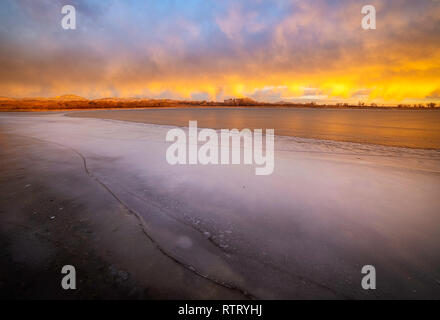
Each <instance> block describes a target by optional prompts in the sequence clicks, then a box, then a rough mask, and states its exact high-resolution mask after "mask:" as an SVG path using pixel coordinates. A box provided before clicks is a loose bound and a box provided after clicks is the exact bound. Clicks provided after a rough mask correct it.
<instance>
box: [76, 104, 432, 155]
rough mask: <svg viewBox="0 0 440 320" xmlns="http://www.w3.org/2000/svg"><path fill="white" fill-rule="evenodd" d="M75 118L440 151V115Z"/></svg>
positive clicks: (247, 112) (363, 112)
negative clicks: (265, 131)
mask: <svg viewBox="0 0 440 320" xmlns="http://www.w3.org/2000/svg"><path fill="white" fill-rule="evenodd" d="M71 115H73V116H80V117H93V118H104V119H114V120H124V121H134V122H143V123H152V124H161V125H175V126H188V121H189V120H197V121H198V126H199V127H204V128H213V129H232V128H238V129H243V128H250V129H256V128H262V129H272V128H273V129H275V134H276V135H285V136H294V137H302V138H312V139H322V140H335V141H348V142H358V143H371V144H380V145H387V146H397V147H409V148H422V149H440V110H396V109H392V110H383V109H307V108H294V109H293V108H277V109H273V108H252V109H251V108H170V109H142V110H107V111H86V112H75V113H72V114H71Z"/></svg>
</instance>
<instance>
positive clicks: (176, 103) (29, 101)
mask: <svg viewBox="0 0 440 320" xmlns="http://www.w3.org/2000/svg"><path fill="white" fill-rule="evenodd" d="M160 107H170V108H171V107H274V108H276V107H297V108H301V107H302V108H305V107H306V108H405V109H427V108H430V109H434V108H440V104H439V105H437V104H436V103H434V102H430V103H426V104H414V105H409V104H399V105H397V106H396V105H394V106H393V105H389V106H383V105H381V106H378V105H377V104H374V103H372V104H366V103H363V102H359V103H357V104H349V103H337V104H318V103H316V102H306V103H298V102H284V101H280V102H275V103H267V102H258V101H255V100H252V99H249V98H234V99H227V100H224V101H223V102H217V101H190V100H171V99H144V98H102V99H92V100H89V99H85V98H82V97H79V96H75V95H64V96H59V97H55V98H22V99H15V98H6V97H0V111H55V110H85V109H122V108H160Z"/></svg>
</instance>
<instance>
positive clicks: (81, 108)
mask: <svg viewBox="0 0 440 320" xmlns="http://www.w3.org/2000/svg"><path fill="white" fill-rule="evenodd" d="M180 108H182V109H193V108H196V109H198V108H200V109H216V108H219V109H220V108H221V109H243V108H244V109H263V108H265V109H336V110H351V109H353V110H417V111H419V110H440V106H439V107H397V106H377V107H372V106H357V105H353V106H351V105H349V106H336V105H308V104H301V105H275V104H261V105H236V106H233V105H224V104H218V105H202V104H170V105H151V106H93V107H92V106H75V107H61V106H58V105H55V106H49V107H35V106H29V105H28V106H26V105H21V106H5V105H4V104H3V103H1V102H0V112H46V111H54V112H55V111H56V112H64V111H104V110H142V109H180Z"/></svg>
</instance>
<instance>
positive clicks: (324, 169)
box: [0, 111, 440, 299]
mask: <svg viewBox="0 0 440 320" xmlns="http://www.w3.org/2000/svg"><path fill="white" fill-rule="evenodd" d="M337 112H340V111H337ZM232 125H234V123H232ZM0 127H1V129H2V130H5V132H7V133H9V134H17V135H22V136H26V137H33V138H35V139H39V141H44V142H45V143H56V144H58V145H62V146H64V147H65V148H66V152H71V153H72V157H77V158H78V165H79V166H80V165H82V160H81V158H80V157H79V156H78V155H79V154H80V155H82V156H83V157H84V159H85V160H86V165H87V168H88V170H89V171H90V172H91V173H92V174H93V176H95V177H96V178H97V179H99V181H101V182H102V183H103V184H105V186H107V187H108V188H109V190H111V192H113V193H114V194H115V195H116V197H117V198H118V199H120V201H121V202H122V203H124V204H125V205H126V206H127V207H129V208H130V209H131V210H133V211H134V212H136V213H137V214H139V215H140V216H141V217H142V219H143V221H144V225H143V228H144V229H145V231H146V233H147V234H148V235H149V236H151V238H153V239H154V240H155V241H156V242H157V243H158V244H159V245H160V247H161V248H162V249H163V250H164V252H166V253H167V254H169V255H170V256H171V257H173V259H176V260H178V261H179V262H180V263H182V264H183V265H185V266H186V267H187V268H189V269H191V270H193V271H194V272H196V273H198V274H200V275H201V276H203V277H206V278H209V279H212V280H213V281H216V282H218V283H219V284H221V285H225V286H230V287H232V288H236V289H238V290H240V291H241V292H244V293H246V294H248V295H249V296H251V297H256V298H263V299H271V298H281V299H290V298H367V299H368V298H371V299H377V298H440V210H439V208H440V197H439V194H440V151H438V150H422V149H407V148H398V147H386V146H376V145H368V144H358V143H349V142H336V141H324V140H314V139H307V138H295V137H287V136H282V137H276V138H275V170H274V173H273V174H272V175H270V176H256V175H255V173H254V167H252V166H244V165H234V166H232V165H231V166H213V165H208V166H202V165H194V166H171V165H169V164H168V163H167V162H166V160H165V152H166V149H167V147H168V146H169V144H168V143H166V142H165V135H166V132H167V131H168V130H169V129H170V128H171V127H169V126H165V125H153V124H142V123H132V122H123V121H114V120H99V119H86V118H74V117H65V116H63V115H59V114H54V115H26V116H21V115H0ZM229 127H230V126H229ZM232 127H234V126H232ZM235 127H238V126H235ZM48 183H50V181H48ZM364 265H373V266H375V267H376V271H377V290H375V291H365V290H363V289H362V288H361V279H362V276H363V275H362V274H361V268H362V266H364ZM164 272H166V270H164Z"/></svg>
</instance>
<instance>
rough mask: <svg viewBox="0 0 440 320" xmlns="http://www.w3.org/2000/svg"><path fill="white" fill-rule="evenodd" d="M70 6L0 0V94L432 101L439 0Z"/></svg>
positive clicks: (438, 54)
mask: <svg viewBox="0 0 440 320" xmlns="http://www.w3.org/2000/svg"><path fill="white" fill-rule="evenodd" d="M54 2H56V3H57V4H58V5H54ZM70 2H71V3H72V4H73V5H75V6H76V8H77V15H78V18H77V24H78V28H77V29H76V30H69V31H66V30H63V29H62V28H61V27H60V20H61V18H62V15H61V7H62V5H63V4H64V2H63V1H59V0H57V1H49V0H45V1H38V2H37V1H30V0H19V1H9V0H6V1H2V3H1V5H0V8H1V13H0V19H1V21H2V23H1V27H0V38H1V44H0V47H1V49H0V68H1V70H2V71H1V73H0V96H6V97H50V96H58V95H62V94H66V93H69V94H77V95H80V96H84V97H86V98H101V97H108V96H112V97H146V98H173V99H193V100H216V101H222V100H223V99H227V98H230V97H250V98H253V99H255V100H258V101H268V102H276V101H281V100H283V101H317V102H352V103H357V102H358V101H363V102H366V103H373V102H374V103H383V104H387V103H411V104H413V103H426V102H431V101H432V102H439V101H440V76H439V75H440V2H439V1H435V0H422V1H411V0H395V1H394V0H393V1H385V0H374V1H370V2H369V3H371V4H372V5H374V6H375V7H376V8H377V29H376V30H368V31H366V30H363V29H362V28H361V19H362V17H363V15H362V14H361V8H362V5H363V4H361V3H356V2H354V1H346V0H342V1H337V2H336V1H331V0H319V1H297V0H292V1H240V2H239V3H237V2H235V1H195V0H193V1H182V2H177V1H81V0H76V1H70Z"/></svg>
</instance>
